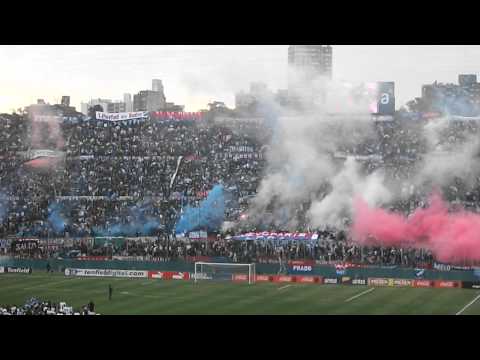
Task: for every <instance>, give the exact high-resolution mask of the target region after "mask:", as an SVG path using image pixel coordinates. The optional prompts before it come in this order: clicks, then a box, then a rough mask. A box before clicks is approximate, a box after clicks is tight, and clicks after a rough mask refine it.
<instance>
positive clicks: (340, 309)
mask: <svg viewBox="0 0 480 360" xmlns="http://www.w3.org/2000/svg"><path fill="white" fill-rule="evenodd" d="M108 284H111V285H112V287H113V289H114V292H113V299H112V300H111V301H109V300H108ZM479 295H480V291H475V290H469V289H433V288H432V289H424V288H387V287H378V288H377V287H375V288H374V287H371V286H347V285H314V284H305V285H303V284H302V285H301V284H289V285H284V284H275V283H257V284H255V285H248V284H245V283H233V282H209V281H203V282H201V283H198V284H194V283H193V282H192V281H175V280H171V281H165V280H152V279H123V278H109V279H107V278H82V277H65V276H64V275H63V274H31V275H25V274H4V275H1V276H0V304H16V305H22V304H24V302H25V300H26V299H28V298H30V297H38V298H41V299H44V300H52V301H55V302H59V301H66V302H67V304H68V305H70V306H73V307H74V308H80V307H81V306H83V305H85V304H87V303H88V302H89V301H90V300H92V301H93V302H94V303H95V311H96V312H97V313H100V314H103V315H110V314H112V315H113V314H115V315H155V314H158V315H163V314H169V315H173V314H192V315H193V314H194V315H203V314H218V315H221V314H228V315H242V314H245V315H250V314H252V315H253V314H259V315H260V314H262V315H263V314H265V315H267V314H268V315H287V314H288V315H294V314H299V315H316V314H319V315H455V314H458V313H460V314H461V315H478V314H480V298H479ZM475 299H476V300H475ZM474 300H475V301H474Z"/></svg>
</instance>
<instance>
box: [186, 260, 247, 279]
mask: <svg viewBox="0 0 480 360" xmlns="http://www.w3.org/2000/svg"><path fill="white" fill-rule="evenodd" d="M200 280H217V281H222V280H229V281H232V280H244V281H248V283H249V284H254V283H255V264H236V263H210V262H201V261H199V262H196V263H195V275H194V281H195V282H198V281H200Z"/></svg>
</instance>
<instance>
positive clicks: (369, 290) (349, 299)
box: [345, 288, 375, 302]
mask: <svg viewBox="0 0 480 360" xmlns="http://www.w3.org/2000/svg"><path fill="white" fill-rule="evenodd" d="M373 290H375V288H370V289H368V290H365V291H362V292H361V293H360V294H357V295H355V296H352V297H351V298H348V299H347V300H345V302H349V301H352V300H355V299H356V298H358V297H360V296H362V295H365V294H368V293H369V292H372V291H373Z"/></svg>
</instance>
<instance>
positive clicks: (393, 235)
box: [351, 193, 480, 263]
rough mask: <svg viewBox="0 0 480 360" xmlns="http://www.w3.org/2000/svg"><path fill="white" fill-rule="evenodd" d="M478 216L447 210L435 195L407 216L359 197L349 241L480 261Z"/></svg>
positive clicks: (444, 258) (447, 259) (451, 259)
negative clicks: (426, 205)
mask: <svg viewBox="0 0 480 360" xmlns="http://www.w3.org/2000/svg"><path fill="white" fill-rule="evenodd" d="M479 234H480V215H479V214H475V213H472V212H468V211H465V210H464V209H463V208H458V209H454V210H452V209H449V206H448V204H446V203H445V202H444V201H443V199H442V198H441V196H440V195H439V194H438V193H435V194H433V195H432V196H431V197H430V201H429V205H428V207H426V208H418V209H417V210H415V212H414V213H413V214H412V215H411V216H410V217H405V216H403V215H401V214H396V213H393V212H390V211H387V210H384V209H382V208H375V207H371V206H370V205H368V203H367V202H366V201H365V200H364V199H362V198H360V197H358V198H356V199H355V220H354V223H353V225H352V228H351V235H352V240H353V241H356V242H358V243H361V244H365V245H379V244H382V245H384V246H405V245H408V246H412V247H418V248H426V249H429V250H431V251H432V253H433V254H434V255H435V257H436V258H437V259H438V260H440V261H444V262H452V263H455V262H461V261H465V260H471V261H474V260H478V259H480V235H479Z"/></svg>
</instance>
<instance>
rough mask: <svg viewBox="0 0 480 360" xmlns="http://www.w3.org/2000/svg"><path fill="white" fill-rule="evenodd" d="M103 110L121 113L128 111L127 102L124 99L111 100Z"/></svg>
mask: <svg viewBox="0 0 480 360" xmlns="http://www.w3.org/2000/svg"><path fill="white" fill-rule="evenodd" d="M103 111H105V112H108V113H120V112H126V111H127V108H126V104H125V103H124V102H122V101H116V102H111V103H108V104H107V108H106V109H103Z"/></svg>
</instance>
